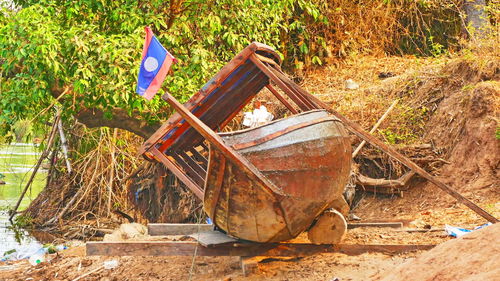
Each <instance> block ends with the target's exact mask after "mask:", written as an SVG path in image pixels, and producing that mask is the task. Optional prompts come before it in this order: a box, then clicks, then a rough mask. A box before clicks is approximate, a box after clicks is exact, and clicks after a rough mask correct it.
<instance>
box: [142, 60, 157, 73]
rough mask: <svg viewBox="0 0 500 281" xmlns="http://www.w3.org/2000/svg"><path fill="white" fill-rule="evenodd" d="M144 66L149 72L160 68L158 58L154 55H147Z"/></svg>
mask: <svg viewBox="0 0 500 281" xmlns="http://www.w3.org/2000/svg"><path fill="white" fill-rule="evenodd" d="M144 68H145V69H146V71H148V72H153V71H155V70H156V69H157V68H158V60H157V59H155V58H153V57H147V58H146V61H145V62H144Z"/></svg>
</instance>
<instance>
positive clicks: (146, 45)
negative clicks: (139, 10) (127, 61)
mask: <svg viewBox="0 0 500 281" xmlns="http://www.w3.org/2000/svg"><path fill="white" fill-rule="evenodd" d="M144 30H145V31H146V40H145V42H144V47H143V48H142V58H141V59H144V57H145V56H146V55H147V54H148V48H149V44H150V43H151V40H152V39H153V36H154V35H153V31H151V28H149V26H146V27H144Z"/></svg>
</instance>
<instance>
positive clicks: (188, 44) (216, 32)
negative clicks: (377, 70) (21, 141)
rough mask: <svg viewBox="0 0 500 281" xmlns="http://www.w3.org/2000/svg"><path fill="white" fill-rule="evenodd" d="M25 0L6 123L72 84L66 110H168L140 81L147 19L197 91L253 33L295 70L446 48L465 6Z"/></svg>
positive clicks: (5, 77)
mask: <svg viewBox="0 0 500 281" xmlns="http://www.w3.org/2000/svg"><path fill="white" fill-rule="evenodd" d="M14 2H15V4H17V5H18V6H19V9H16V11H12V10H9V11H8V10H4V12H3V13H1V15H0V32H1V34H9V36H2V37H0V50H1V51H0V63H1V69H0V70H1V71H0V81H1V86H0V92H1V93H2V99H1V101H0V131H3V132H4V133H5V132H6V131H7V130H8V129H9V127H10V126H11V125H12V124H13V123H14V122H15V121H16V120H18V119H21V118H28V117H30V116H32V115H34V114H36V113H37V112H40V111H41V110H43V109H44V108H46V107H47V106H48V105H49V104H51V102H53V99H54V98H55V97H58V96H59V95H60V94H61V93H65V96H64V97H63V98H61V99H60V102H61V106H62V107H63V108H64V113H65V115H66V116H65V119H67V118H68V117H69V116H71V115H72V114H73V113H75V112H77V111H79V110H80V109H81V108H98V109H102V110H104V111H105V115H106V116H107V117H108V118H112V113H111V109H112V108H123V109H124V110H126V111H127V112H128V113H129V115H131V116H134V117H137V118H140V119H143V120H147V121H148V122H150V123H155V122H157V121H159V120H161V119H164V118H165V117H166V116H167V115H168V114H169V113H170V110H169V109H168V108H166V107H165V105H164V103H162V102H161V101H160V98H159V97H156V98H155V99H154V100H153V101H152V102H145V101H144V100H143V99H141V98H140V97H138V96H137V95H136V94H135V93H134V90H135V80H136V73H137V70H138V66H139V61H140V54H141V48H142V44H143V36H144V34H143V27H144V26H146V25H148V26H151V27H152V28H153V30H154V31H155V33H156V34H157V36H158V38H159V40H160V41H161V42H162V43H163V45H164V46H165V47H166V48H167V49H168V50H169V51H171V52H172V53H173V54H174V56H175V57H176V58H177V59H178V60H179V63H178V64H177V65H174V66H173V72H174V73H175V75H171V76H168V77H167V80H166V82H165V83H164V85H165V88H166V89H167V90H168V91H169V92H171V93H172V94H174V95H175V96H176V97H177V98H179V99H180V100H181V101H185V100H187V98H188V97H189V96H191V95H192V94H193V93H194V92H195V91H197V90H198V89H199V88H200V86H201V85H202V84H203V83H204V82H205V81H207V80H208V78H209V77H211V76H212V75H213V74H214V73H215V72H216V71H217V70H218V69H219V68H220V67H221V66H222V65H223V64H224V63H225V62H227V61H228V60H229V59H231V58H232V57H233V56H234V54H235V53H237V52H238V51H240V50H241V49H242V48H243V47H245V46H246V45H247V44H248V43H250V42H252V41H260V42H263V43H266V44H268V45H270V46H272V47H274V48H276V49H277V50H278V51H279V52H280V53H281V54H282V56H283V59H284V65H285V67H287V68H289V69H291V70H301V69H306V68H308V67H310V66H312V65H322V64H324V63H325V62H328V61H331V60H332V59H334V58H337V57H343V56H345V55H347V54H349V53H356V52H371V53H387V52H389V53H396V52H401V53H408V52H409V53H418V54H424V55H440V54H443V53H445V52H446V50H447V49H448V48H449V47H450V46H453V44H455V43H456V38H457V37H458V36H459V34H460V32H461V30H460V29H461V16H462V15H461V14H460V12H459V11H460V7H459V6H457V5H456V4H455V1H452V0H446V1H435V0H426V1H413V0H392V1H388V0H377V1H350V0H335V1H329V0H273V1H271V0H231V1H230V0H218V1H215V0H209V1H205V0H170V1H166V2H165V1H159V0H153V1H131V0H119V1H112V0H76V1H63V0H16V1H14ZM489 8H490V7H489ZM490 10H491V9H490ZM488 11H489V10H488ZM495 11H497V10H495V9H493V11H489V13H490V14H496V13H495ZM50 117H51V116H50V115H48V114H45V115H42V116H40V118H39V119H38V121H40V123H45V122H46V121H47V119H48V118H50Z"/></svg>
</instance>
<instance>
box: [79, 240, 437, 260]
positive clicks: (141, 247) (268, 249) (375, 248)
mask: <svg viewBox="0 0 500 281" xmlns="http://www.w3.org/2000/svg"><path fill="white" fill-rule="evenodd" d="M86 246H87V255H88V256H192V255H194V252H195V249H196V254H197V255H198V256H243V257H249V256H275V257H280V256H282V257H293V256H308V255H313V254H319V253H343V254H346V255H359V254H363V253H367V252H379V253H386V254H398V253H404V252H410V251H417V250H429V249H432V248H433V247H435V245H358V244H352V245H350V244H340V245H314V244H299V243H269V244H258V243H235V244H231V245H220V246H217V247H210V248H207V247H203V246H201V245H199V244H198V243H196V242H186V241H175V242H170V241H169V242H165V241H150V242H136V241H134V242H87V245H86Z"/></svg>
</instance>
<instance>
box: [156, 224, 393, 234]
mask: <svg viewBox="0 0 500 281" xmlns="http://www.w3.org/2000/svg"><path fill="white" fill-rule="evenodd" d="M358 227H390V228H402V227H403V222H360V223H348V224H347V229H353V228H358ZM213 228H214V225H212V224H196V223H150V224H148V234H149V235H151V236H166V235H191V234H194V233H199V232H206V231H212V230H213Z"/></svg>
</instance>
